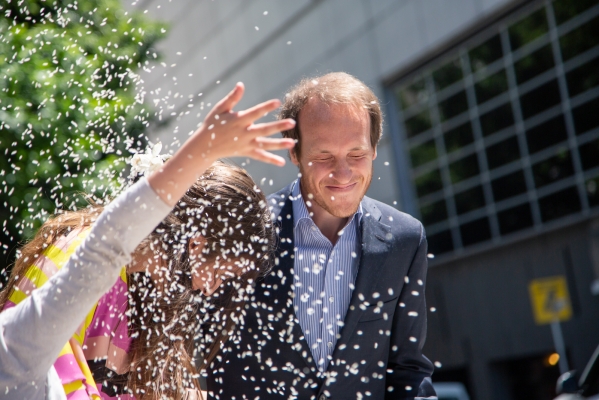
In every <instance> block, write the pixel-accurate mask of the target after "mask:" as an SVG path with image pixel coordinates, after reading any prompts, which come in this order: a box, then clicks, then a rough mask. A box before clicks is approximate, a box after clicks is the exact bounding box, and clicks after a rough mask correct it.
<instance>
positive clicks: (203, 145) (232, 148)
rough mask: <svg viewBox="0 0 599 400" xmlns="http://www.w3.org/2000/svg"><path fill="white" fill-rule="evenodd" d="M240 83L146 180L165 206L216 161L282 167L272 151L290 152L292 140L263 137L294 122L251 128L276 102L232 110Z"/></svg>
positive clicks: (264, 124)
mask: <svg viewBox="0 0 599 400" xmlns="http://www.w3.org/2000/svg"><path fill="white" fill-rule="evenodd" d="M243 92H244V86H243V84H242V83H238V84H237V85H235V88H234V89H233V90H232V91H231V92H230V93H229V94H228V95H227V96H225V98H223V99H222V100H221V101H219V102H218V103H217V104H216V105H215V106H214V108H213V109H212V110H211V111H210V113H208V116H207V117H206V119H205V120H204V123H203V124H202V126H201V127H200V128H199V129H198V130H197V131H196V132H195V133H194V134H193V135H192V136H191V137H190V138H189V140H187V142H185V144H184V145H183V146H181V148H180V149H179V150H178V151H177V152H176V153H175V155H174V156H173V157H172V158H171V159H170V160H169V161H168V162H167V163H165V164H164V165H163V166H162V168H161V169H160V170H158V171H156V172H154V173H153V174H152V175H150V176H149V177H148V182H149V183H150V186H152V188H153V189H154V190H155V191H156V193H158V195H159V196H160V197H161V198H162V200H164V201H165V202H166V203H167V204H169V205H171V206H174V205H175V203H176V202H177V201H178V200H179V199H180V198H181V196H183V194H184V193H185V191H186V190H187V189H188V188H189V187H190V186H191V185H192V184H193V183H194V182H195V180H196V179H197V178H198V177H199V176H200V175H201V174H202V173H203V172H204V171H205V170H206V169H207V168H208V167H209V166H210V165H211V164H212V163H213V162H214V161H216V160H217V159H219V158H224V157H235V156H243V157H251V158H253V159H256V160H259V161H263V162H267V163H270V164H274V165H278V166H282V165H284V164H285V159H283V157H280V156H277V155H276V154H273V153H271V152H270V151H272V150H282V149H290V148H292V147H293V146H294V142H293V140H292V139H274V138H267V137H266V136H270V135H272V134H274V133H277V132H280V131H282V130H287V129H290V128H292V127H293V126H294V125H295V121H293V120H291V119H285V120H281V121H274V122H268V123H261V124H256V125H254V121H256V120H257V119H259V118H261V117H263V116H264V115H265V114H266V113H268V112H270V111H272V110H274V109H276V108H277V107H279V105H280V102H279V100H269V101H266V102H264V103H261V104H258V105H256V106H254V107H251V108H248V109H247V110H244V111H237V112H235V111H233V107H235V105H237V103H238V102H239V100H241V98H242V97H243Z"/></svg>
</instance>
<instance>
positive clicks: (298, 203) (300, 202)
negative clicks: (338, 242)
mask: <svg viewBox="0 0 599 400" xmlns="http://www.w3.org/2000/svg"><path fill="white" fill-rule="evenodd" d="M291 200H292V204H293V228H294V229H295V227H297V224H298V223H299V222H300V221H301V220H302V219H304V218H306V219H309V220H310V221H312V217H311V216H310V212H309V211H308V208H307V207H306V203H305V201H304V199H303V198H302V192H301V190H300V181H299V179H296V180H295V182H293V184H292V188H291ZM362 214H363V211H362V202H361V201H360V204H359V205H358V210H357V211H356V212H355V213H354V215H353V216H352V217H351V218H349V219H348V220H347V225H349V224H350V223H351V222H352V220H353V219H356V220H357V221H358V224H359V223H360V222H361V221H362ZM356 217H357V218H356ZM312 223H314V221H312Z"/></svg>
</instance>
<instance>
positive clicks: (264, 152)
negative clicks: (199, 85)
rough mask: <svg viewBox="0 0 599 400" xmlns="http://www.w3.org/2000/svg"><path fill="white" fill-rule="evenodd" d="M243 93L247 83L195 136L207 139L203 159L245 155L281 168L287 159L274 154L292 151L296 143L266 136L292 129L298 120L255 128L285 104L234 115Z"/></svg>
mask: <svg viewBox="0 0 599 400" xmlns="http://www.w3.org/2000/svg"><path fill="white" fill-rule="evenodd" d="M243 92H244V86H243V84H242V83H238V84H237V85H236V86H235V88H234V89H233V90H232V91H231V92H230V93H229V94H228V95H227V96H226V97H225V98H223V99H222V100H221V101H220V102H218V104H216V105H215V106H214V108H213V109H212V110H211V111H210V113H209V114H208V116H207V117H206V119H205V121H204V124H203V125H202V127H201V128H200V129H198V131H197V132H196V133H195V134H196V135H199V136H202V135H205V136H206V137H205V139H206V140H207V147H205V148H203V152H202V156H203V157H207V158H210V159H212V160H216V159H218V158H223V157H234V156H244V157H251V158H254V159H256V160H259V161H263V162H266V163H271V164H275V165H279V166H282V165H284V164H285V159H284V158H283V157H280V156H277V155H275V154H272V153H270V151H272V150H281V149H290V148H292V147H293V145H294V143H293V140H291V139H272V138H266V137H265V136H270V135H272V134H274V133H277V132H280V131H282V130H287V129H290V128H292V127H293V125H295V121H293V120H291V119H286V120H282V121H275V122H269V123H262V124H256V125H254V121H256V120H257V119H260V118H262V117H263V116H264V115H265V114H267V113H268V112H270V111H273V110H275V109H276V108H277V107H279V105H280V104H281V103H280V101H279V100H269V101H266V102H264V103H261V104H258V105H256V106H254V107H251V108H248V109H247V110H244V111H238V112H234V111H233V107H235V105H237V103H238V102H239V100H241V98H242V97H243Z"/></svg>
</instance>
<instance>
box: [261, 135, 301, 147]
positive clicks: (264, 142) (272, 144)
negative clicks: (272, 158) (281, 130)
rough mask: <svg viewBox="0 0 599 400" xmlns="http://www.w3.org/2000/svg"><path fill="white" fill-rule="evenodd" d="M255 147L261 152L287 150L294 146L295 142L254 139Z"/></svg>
mask: <svg viewBox="0 0 599 400" xmlns="http://www.w3.org/2000/svg"><path fill="white" fill-rule="evenodd" d="M254 142H255V143H256V146H257V147H258V148H259V149H262V150H288V149H291V148H293V146H295V141H294V140H293V139H288V138H287V139H286V138H284V139H274V138H265V137H257V138H256V139H254Z"/></svg>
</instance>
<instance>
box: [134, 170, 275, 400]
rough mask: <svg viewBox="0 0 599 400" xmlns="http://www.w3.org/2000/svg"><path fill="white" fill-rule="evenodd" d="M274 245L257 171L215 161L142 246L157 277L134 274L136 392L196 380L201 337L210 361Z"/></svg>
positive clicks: (205, 357)
mask: <svg viewBox="0 0 599 400" xmlns="http://www.w3.org/2000/svg"><path fill="white" fill-rule="evenodd" d="M274 245H275V234H274V229H273V226H272V221H271V217H270V211H269V209H268V207H267V204H266V198H265V197H264V195H263V194H262V193H261V192H260V191H259V190H257V187H256V185H255V183H254V181H253V180H252V178H251V177H250V176H249V175H248V174H247V173H246V172H245V171H244V170H243V169H241V168H239V167H235V166H232V165H228V164H225V163H222V162H219V163H215V164H214V165H212V166H211V167H210V168H209V169H208V170H207V171H206V172H205V173H204V174H203V175H202V176H201V177H200V179H198V181H197V182H196V183H195V184H194V185H193V186H192V187H191V188H190V189H189V190H188V192H187V193H186V194H185V196H184V197H183V198H182V199H181V200H180V201H179V202H178V203H177V205H176V206H175V207H174V209H173V211H172V212H171V213H170V214H169V215H168V217H167V218H165V220H164V221H163V222H162V223H161V224H160V225H159V226H158V227H157V228H156V229H155V230H154V232H153V233H152V234H151V235H150V237H149V238H148V239H147V240H146V241H145V243H144V244H143V246H142V247H141V248H140V252H141V251H143V250H144V249H145V250H146V251H147V250H148V249H149V250H152V251H150V252H149V254H151V255H152V256H151V257H147V256H144V257H141V259H144V260H149V262H150V263H151V264H147V265H148V268H147V269H148V271H151V272H152V273H151V275H152V277H149V276H148V275H144V274H135V275H134V276H133V277H132V279H130V281H131V284H130V295H131V303H132V304H131V305H132V306H133V308H132V314H133V316H134V317H133V318H132V321H133V324H132V331H133V334H134V335H135V336H137V339H136V340H135V342H134V349H133V350H134V351H133V352H134V355H133V360H134V368H133V369H134V371H133V372H134V373H133V374H131V380H130V387H131V388H132V389H133V390H134V394H137V395H142V394H143V393H144V392H141V391H142V390H143V391H145V392H146V394H150V396H152V395H156V394H160V392H161V391H163V389H164V388H165V387H170V388H171V389H172V388H173V387H172V382H177V384H176V385H175V386H178V387H179V388H185V387H190V386H193V385H194V382H193V381H194V378H195V377H197V376H195V372H193V371H194V368H193V366H192V356H193V353H194V351H193V350H194V349H193V347H194V341H195V342H196V345H197V346H198V350H199V351H200V355H201V357H202V359H203V360H204V362H206V363H209V362H210V361H211V360H212V359H214V357H215V356H216V353H217V352H218V350H219V347H220V345H222V344H223V343H224V342H225V341H226V340H227V338H228V337H229V336H230V335H232V333H233V332H232V331H233V327H234V325H235V324H237V323H238V322H239V318H240V317H241V315H242V314H243V312H244V311H243V310H244V308H243V305H244V302H245V301H246V300H248V294H249V293H251V291H252V286H253V284H254V282H255V281H256V279H257V278H258V277H259V276H261V275H263V274H265V273H266V272H267V271H268V269H269V266H270V263H271V254H272V251H273V250H274ZM152 258H153V261H152ZM200 293H202V294H200ZM150 316H152V318H148V317H150ZM156 316H158V317H156ZM200 325H202V327H203V333H204V335H202V336H200V335H198V329H199V327H200ZM158 333H160V334H158ZM135 371H140V372H143V373H141V374H138V373H136V372H135ZM147 382H152V385H150V386H147V385H146V383H147ZM169 382H171V384H169ZM165 385H166V386H165ZM150 392H151V393H150ZM166 392H170V393H169V395H174V397H177V393H174V392H173V391H170V390H166ZM140 397H143V395H142V396H140Z"/></svg>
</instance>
